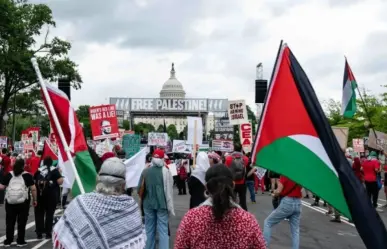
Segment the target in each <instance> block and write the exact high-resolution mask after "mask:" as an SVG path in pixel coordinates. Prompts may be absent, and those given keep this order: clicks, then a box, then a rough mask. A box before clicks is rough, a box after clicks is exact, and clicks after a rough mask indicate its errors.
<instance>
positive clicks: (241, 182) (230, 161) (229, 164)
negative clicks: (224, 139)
mask: <svg viewBox="0 0 387 249" xmlns="http://www.w3.org/2000/svg"><path fill="white" fill-rule="evenodd" d="M232 160H233V158H232V156H231V155H230V156H227V157H226V159H225V161H224V165H226V166H227V167H229V168H230V166H231V163H232ZM243 162H244V165H245V168H246V167H247V165H248V164H249V158H248V157H247V156H243ZM235 184H245V179H244V178H243V179H242V180H239V181H235Z"/></svg>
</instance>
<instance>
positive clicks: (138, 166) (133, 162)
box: [124, 148, 146, 188]
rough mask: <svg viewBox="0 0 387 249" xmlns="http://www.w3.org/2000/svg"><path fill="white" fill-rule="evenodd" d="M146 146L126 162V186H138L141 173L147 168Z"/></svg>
mask: <svg viewBox="0 0 387 249" xmlns="http://www.w3.org/2000/svg"><path fill="white" fill-rule="evenodd" d="M145 158H146V148H144V149H142V150H140V151H139V152H137V154H135V155H134V156H132V157H131V158H129V159H128V160H126V161H125V162H124V164H125V166H126V176H125V180H126V188H133V187H137V184H138V182H139V181H140V178H141V173H142V171H143V170H144V168H145Z"/></svg>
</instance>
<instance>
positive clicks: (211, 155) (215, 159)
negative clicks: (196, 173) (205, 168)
mask: <svg viewBox="0 0 387 249" xmlns="http://www.w3.org/2000/svg"><path fill="white" fill-rule="evenodd" d="M208 158H209V160H210V166H214V165H216V164H218V163H219V162H220V161H221V158H220V156H219V155H218V154H217V153H215V152H211V153H209V154H208Z"/></svg>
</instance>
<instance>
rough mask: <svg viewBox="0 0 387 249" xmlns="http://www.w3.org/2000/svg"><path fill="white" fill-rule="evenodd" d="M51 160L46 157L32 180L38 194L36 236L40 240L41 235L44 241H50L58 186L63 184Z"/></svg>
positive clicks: (57, 200)
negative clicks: (44, 238) (44, 237)
mask: <svg viewBox="0 0 387 249" xmlns="http://www.w3.org/2000/svg"><path fill="white" fill-rule="evenodd" d="M52 163H53V161H52V158H51V157H46V158H44V160H43V166H42V167H40V168H39V170H38V171H37V172H36V174H35V176H34V179H35V183H36V187H37V192H38V199H37V200H38V204H37V206H36V207H35V223H36V235H37V238H38V239H42V235H43V233H45V234H46V239H51V233H52V225H53V220H54V214H55V209H56V205H57V204H58V202H59V199H58V195H57V193H58V191H59V186H60V185H62V183H63V177H62V175H61V173H60V172H59V170H58V169H57V168H55V167H54V166H52Z"/></svg>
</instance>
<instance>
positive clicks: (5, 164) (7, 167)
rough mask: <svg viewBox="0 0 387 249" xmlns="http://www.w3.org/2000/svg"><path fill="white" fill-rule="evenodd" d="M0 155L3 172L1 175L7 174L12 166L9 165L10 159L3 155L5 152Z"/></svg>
mask: <svg viewBox="0 0 387 249" xmlns="http://www.w3.org/2000/svg"><path fill="white" fill-rule="evenodd" d="M0 157H1V158H2V161H1V163H2V165H3V167H4V172H3V175H5V176H6V175H8V173H9V172H11V171H12V166H11V159H10V158H9V157H8V156H7V155H5V154H1V155H0Z"/></svg>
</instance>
